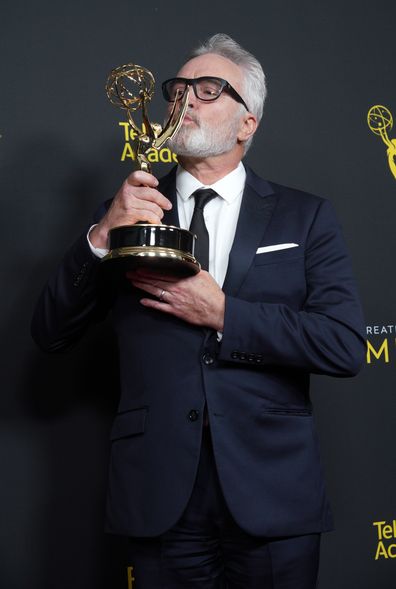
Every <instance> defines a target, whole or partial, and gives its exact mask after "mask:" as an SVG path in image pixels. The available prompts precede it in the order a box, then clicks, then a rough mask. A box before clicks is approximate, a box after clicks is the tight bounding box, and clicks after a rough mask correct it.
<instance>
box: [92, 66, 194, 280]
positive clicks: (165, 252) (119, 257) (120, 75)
mask: <svg viewBox="0 0 396 589" xmlns="http://www.w3.org/2000/svg"><path fill="white" fill-rule="evenodd" d="M106 93H107V97H108V99H109V100H110V102H111V103H112V104H114V105H115V106H118V107H119V108H121V109H123V110H125V111H126V114H127V118H128V122H129V124H130V126H131V127H132V129H133V130H134V131H135V133H136V134H137V141H138V145H137V161H138V164H139V167H140V169H141V170H143V171H144V172H151V166H150V162H149V160H148V157H147V155H148V152H149V151H150V150H151V149H156V150H159V149H161V147H162V146H163V145H164V144H165V142H166V141H168V139H171V138H172V137H173V136H174V135H175V134H176V133H177V131H178V130H179V128H180V126H181V124H182V122H183V118H184V115H185V113H186V110H187V101H188V92H186V93H185V95H184V97H183V99H182V101H181V103H180V100H178V99H177V96H176V100H175V102H174V105H173V108H172V111H171V113H170V115H169V119H168V121H167V123H166V124H165V126H164V128H162V127H161V125H159V124H158V123H152V122H151V121H150V119H149V116H148V113H147V103H148V102H149V101H150V100H151V98H152V96H153V94H154V77H153V75H152V73H151V72H150V71H149V70H147V69H146V68H144V67H141V66H139V65H135V64H131V63H129V64H126V65H122V66H119V67H117V68H115V69H113V70H112V71H111V73H110V75H109V77H108V79H107V82H106ZM179 104H180V107H179ZM138 110H140V111H141V119H142V124H141V126H140V127H139V126H138V125H137V124H136V122H135V120H134V118H133V114H132V113H134V112H136V111H138ZM195 239H196V238H195V235H193V233H191V232H190V231H187V230H186V229H181V228H180V227H173V226H171V225H161V224H160V225H155V224H151V223H145V222H139V223H136V224H134V225H124V226H121V227H114V228H113V229H111V230H110V232H109V253H108V254H107V255H106V256H105V257H104V258H102V263H103V264H104V266H106V269H108V270H111V271H113V270H115V269H116V266H117V269H118V267H120V269H121V270H122V271H126V270H132V269H136V268H140V267H144V268H148V269H151V270H158V271H161V272H164V273H169V274H172V275H176V276H180V277H182V276H191V275H193V274H196V273H197V272H199V270H200V264H199V262H198V261H197V260H196V259H195V258H194V244H195Z"/></svg>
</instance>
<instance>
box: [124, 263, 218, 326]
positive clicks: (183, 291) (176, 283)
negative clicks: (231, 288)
mask: <svg viewBox="0 0 396 589" xmlns="http://www.w3.org/2000/svg"><path fill="white" fill-rule="evenodd" d="M127 278H128V280H129V281H130V282H131V284H132V285H133V286H135V287H136V288H140V289H141V290H144V291H146V292H148V293H149V294H151V295H154V296H155V297H157V298H158V300H154V299H146V298H143V299H141V301H140V302H141V304H142V305H144V306H145V307H151V308H152V309H157V310H158V311H162V312H164V313H170V314H171V315H175V316H176V317H178V318H179V319H183V320H184V321H187V322H188V323H193V324H194V325H202V326H205V327H212V328H213V329H215V330H216V331H223V327H224V309H225V296H224V293H223V291H222V290H221V288H220V287H219V285H218V284H217V282H215V280H214V279H213V278H212V276H211V275H210V274H209V273H208V272H206V271H205V270H201V271H200V272H199V273H198V274H196V275H195V276H190V277H189V278H176V277H174V276H168V275H163V274H159V273H157V272H149V271H147V270H142V269H141V270H136V271H134V272H128V273H127Z"/></svg>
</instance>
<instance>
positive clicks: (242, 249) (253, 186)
mask: <svg viewBox="0 0 396 589" xmlns="http://www.w3.org/2000/svg"><path fill="white" fill-rule="evenodd" d="M276 202H277V197H276V195H275V194H274V191H273V189H272V187H271V185H270V184H269V183H268V182H267V181H265V180H263V179H262V178H259V177H258V176H256V175H255V174H253V172H252V171H251V170H249V169H247V177H246V185H245V190H244V193H243V197H242V204H241V210H240V213H239V219H238V224H237V228H236V232H235V238H234V242H233V245H232V248H231V252H230V257H229V261H228V268H227V274H226V277H225V280H224V285H223V291H224V292H225V293H226V294H228V295H230V296H236V295H237V293H238V291H239V288H240V286H241V284H242V282H243V280H244V278H245V276H246V273H247V271H248V270H249V268H250V266H251V264H252V262H253V259H254V256H255V254H256V251H257V248H258V246H259V244H260V243H261V242H262V239H263V235H264V232H265V230H266V228H267V226H268V223H269V221H270V219H271V216H272V213H273V210H274V207H275V205H276Z"/></svg>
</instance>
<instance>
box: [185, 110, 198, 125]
mask: <svg viewBox="0 0 396 589" xmlns="http://www.w3.org/2000/svg"><path fill="white" fill-rule="evenodd" d="M186 116H188V117H189V118H190V119H191V120H192V122H193V123H195V124H196V125H198V127H199V126H200V121H199V118H198V117H197V115H196V114H195V113H194V111H193V110H192V109H190V108H188V109H187V111H186Z"/></svg>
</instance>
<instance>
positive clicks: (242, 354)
mask: <svg viewBox="0 0 396 589" xmlns="http://www.w3.org/2000/svg"><path fill="white" fill-rule="evenodd" d="M239 358H240V359H241V360H246V353H245V352H240V354H239Z"/></svg>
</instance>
